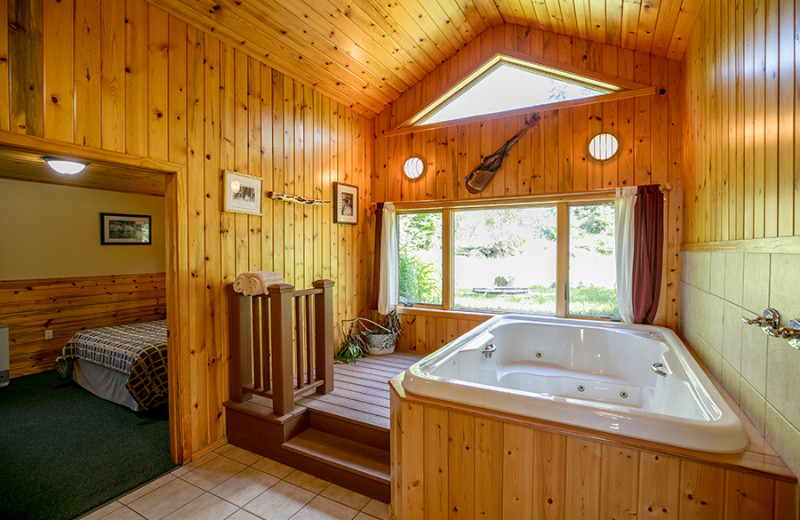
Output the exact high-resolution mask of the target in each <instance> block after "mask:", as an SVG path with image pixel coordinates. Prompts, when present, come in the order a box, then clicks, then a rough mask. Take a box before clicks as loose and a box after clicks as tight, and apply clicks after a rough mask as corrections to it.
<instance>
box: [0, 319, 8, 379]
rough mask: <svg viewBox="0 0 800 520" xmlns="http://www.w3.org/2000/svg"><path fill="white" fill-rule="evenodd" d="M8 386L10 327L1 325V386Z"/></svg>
mask: <svg viewBox="0 0 800 520" xmlns="http://www.w3.org/2000/svg"><path fill="white" fill-rule="evenodd" d="M7 384H8V325H6V324H5V323H0V386H6V385H7Z"/></svg>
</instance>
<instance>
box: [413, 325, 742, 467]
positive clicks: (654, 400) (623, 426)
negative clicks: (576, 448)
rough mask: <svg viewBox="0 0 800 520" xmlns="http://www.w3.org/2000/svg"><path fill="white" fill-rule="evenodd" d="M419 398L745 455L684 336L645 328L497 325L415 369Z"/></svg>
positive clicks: (732, 417)
mask: <svg viewBox="0 0 800 520" xmlns="http://www.w3.org/2000/svg"><path fill="white" fill-rule="evenodd" d="M402 384H403V387H404V389H405V390H406V391H407V392H411V393H414V394H418V395H422V396H427V397H432V398H435V399H441V400H445V401H452V402H456V403H461V404H466V405H472V406H476V407H480V408H486V409H490V410H496V411H501V412H507V413H512V414H517V415H521V416H526V417H532V418H537V419H542V420H546V421H552V422H557V423H562V424H568V425H574V426H579V427H583V428H589V429H592V430H597V431H602V432H607V433H612V434H617V435H624V436H627V437H632V438H636V439H643V440H647V441H653V442H658V443H663V444H668V445H672V446H678V447H682V448H688V449H693V450H701V451H708V452H720V453H735V452H740V451H743V450H745V449H746V448H747V446H748V442H749V441H748V437H747V434H746V433H745V431H744V428H743V426H742V423H741V421H740V420H739V417H738V416H737V415H736V413H734V411H733V410H732V409H731V408H730V407H729V406H728V404H727V403H726V401H725V400H724V399H723V397H722V396H721V395H720V393H719V392H718V391H717V389H716V387H715V386H714V385H713V384H712V382H711V381H710V380H709V378H708V377H707V376H706V374H705V373H704V372H703V370H702V369H701V368H700V366H699V365H698V364H697V362H696V361H695V360H694V358H693V357H692V355H691V354H690V353H689V352H688V350H687V349H686V346H685V345H684V344H683V343H682V342H681V340H680V339H679V338H678V336H677V335H676V334H675V333H673V332H672V331H671V330H669V329H665V328H662V327H654V326H649V325H623V324H616V323H606V322H598V321H590V320H577V319H562V318H547V317H536V316H524V315H504V316H497V317H495V318H492V319H491V320H489V321H487V322H486V323H484V324H482V325H481V326H479V327H477V328H475V329H473V330H472V331H470V332H468V333H467V334H464V335H463V336H461V337H459V338H457V339H456V340H455V341H453V342H452V343H450V344H448V345H446V346H444V347H442V348H441V349H439V350H438V351H436V352H434V353H433V354H430V355H429V356H427V357H425V358H423V359H422V360H420V361H419V362H418V363H416V364H414V365H412V366H411V367H410V368H409V369H408V370H407V371H406V373H405V374H404V377H403V383H402Z"/></svg>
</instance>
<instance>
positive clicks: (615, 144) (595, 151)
mask: <svg viewBox="0 0 800 520" xmlns="http://www.w3.org/2000/svg"><path fill="white" fill-rule="evenodd" d="M617 151H619V141H618V140H617V138H616V137H615V136H614V135H612V134H609V133H608V132H603V133H600V134H597V135H596V136H594V137H592V140H591V141H589V155H591V156H592V158H593V159H595V160H598V161H607V160H609V159H611V158H612V157H614V156H615V155H616V154H617Z"/></svg>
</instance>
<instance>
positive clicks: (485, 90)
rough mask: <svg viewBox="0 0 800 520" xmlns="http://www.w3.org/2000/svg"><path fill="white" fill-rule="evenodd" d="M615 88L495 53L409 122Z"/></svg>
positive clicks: (573, 97)
mask: <svg viewBox="0 0 800 520" xmlns="http://www.w3.org/2000/svg"><path fill="white" fill-rule="evenodd" d="M619 90H623V89H621V88H620V87H617V86H615V85H610V84H608V83H603V82H600V81H596V80H592V79H589V78H586V77H581V76H577V75H575V74H570V73H566V72H563V71H559V70H556V69H553V68H550V67H545V66H542V65H538V64H533V63H529V62H526V61H522V60H518V59H513V58H508V57H506V56H498V57H497V58H496V59H495V60H493V62H490V63H488V64H487V65H486V66H484V67H483V68H482V70H479V71H477V73H476V74H475V75H473V77H472V78H468V79H467V80H466V81H465V82H462V84H461V85H458V86H456V88H454V89H453V90H451V91H450V92H449V93H447V94H445V95H444V96H442V97H441V98H439V99H438V100H437V101H436V102H435V103H433V104H431V105H430V106H429V107H428V108H427V109H426V110H424V111H423V112H421V113H420V114H418V115H417V117H416V118H414V120H412V121H411V124H412V125H416V126H420V125H432V124H436V123H443V122H446V121H453V120H456V119H463V118H467V117H475V116H483V115H489V114H496V113H500V112H507V111H510V110H517V109H523V108H530V107H535V106H539V105H548V104H552V103H559V102H562V101H572V100H576V99H583V98H588V97H594V96H602V95H603V94H609V93H611V92H616V91H619Z"/></svg>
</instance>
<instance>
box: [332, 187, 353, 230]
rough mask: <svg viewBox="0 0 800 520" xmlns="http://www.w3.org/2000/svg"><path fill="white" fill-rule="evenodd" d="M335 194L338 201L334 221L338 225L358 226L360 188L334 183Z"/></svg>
mask: <svg viewBox="0 0 800 520" xmlns="http://www.w3.org/2000/svg"><path fill="white" fill-rule="evenodd" d="M333 193H334V197H335V199H334V200H336V204H335V205H334V207H333V210H334V215H333V221H334V222H335V223H337V224H358V187H357V186H351V185H349V184H342V183H340V182H334V183H333Z"/></svg>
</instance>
